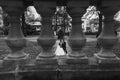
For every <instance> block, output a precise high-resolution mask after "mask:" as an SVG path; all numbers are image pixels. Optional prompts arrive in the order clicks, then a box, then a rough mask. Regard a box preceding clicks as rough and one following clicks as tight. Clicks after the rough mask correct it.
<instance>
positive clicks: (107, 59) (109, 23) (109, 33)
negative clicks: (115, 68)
mask: <svg viewBox="0 0 120 80" xmlns="http://www.w3.org/2000/svg"><path fill="white" fill-rule="evenodd" d="M102 12H103V15H104V16H105V20H104V27H103V30H102V32H101V34H100V36H99V37H98V43H99V44H100V45H101V50H100V51H99V52H98V53H97V54H95V57H96V58H97V60H98V63H99V64H107V63H108V64H112V63H118V62H119V58H118V57H117V56H116V55H115V54H114V53H113V52H112V48H113V46H114V45H115V44H116V43H117V42H118V38H117V36H116V35H115V31H114V30H115V29H114V26H113V25H114V20H113V17H114V14H115V13H116V12H117V10H116V8H114V7H109V8H107V9H104V10H102Z"/></svg>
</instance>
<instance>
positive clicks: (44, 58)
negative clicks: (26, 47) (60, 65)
mask: <svg viewBox="0 0 120 80" xmlns="http://www.w3.org/2000/svg"><path fill="white" fill-rule="evenodd" d="M44 20H47V21H45V22H47V23H43V26H42V27H41V34H40V36H39V38H38V39H37V42H38V45H39V46H40V47H41V48H42V51H41V52H40V54H39V55H38V56H37V58H36V63H37V64H57V59H56V57H55V50H56V49H55V48H53V46H54V45H55V43H56V39H55V37H54V34H53V31H52V28H51V25H50V21H49V20H50V18H49V17H48V18H43V22H44Z"/></svg>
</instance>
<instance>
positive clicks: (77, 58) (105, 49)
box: [0, 0, 120, 76]
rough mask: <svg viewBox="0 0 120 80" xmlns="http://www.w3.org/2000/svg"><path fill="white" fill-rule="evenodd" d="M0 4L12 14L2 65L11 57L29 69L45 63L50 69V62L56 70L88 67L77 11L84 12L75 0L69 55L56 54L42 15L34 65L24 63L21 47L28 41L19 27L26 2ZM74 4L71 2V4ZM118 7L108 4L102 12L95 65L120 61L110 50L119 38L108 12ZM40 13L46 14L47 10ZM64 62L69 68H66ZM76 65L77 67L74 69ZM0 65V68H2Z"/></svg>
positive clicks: (53, 39) (78, 12) (111, 14)
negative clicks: (101, 27)
mask: <svg viewBox="0 0 120 80" xmlns="http://www.w3.org/2000/svg"><path fill="white" fill-rule="evenodd" d="M9 2H11V4H10V5H7V4H9ZM18 2H19V5H17V4H18ZM44 4H45V3H44ZM50 4H51V3H50ZM71 4H72V3H71ZM75 4H76V2H74V5H75ZM84 4H87V1H86V3H85V2H84ZM0 5H1V6H3V9H4V10H5V11H6V12H7V13H8V14H9V15H10V17H11V18H9V22H10V23H11V26H10V30H9V34H8V36H7V39H6V44H7V46H8V47H9V48H10V50H11V52H10V53H9V54H8V55H7V56H6V57H5V58H4V59H3V60H2V61H3V62H4V63H5V65H4V64H3V67H2V68H5V67H4V66H6V65H7V67H9V66H11V64H12V63H13V61H14V62H15V63H16V62H17V64H18V62H19V61H20V62H21V63H22V64H21V65H23V66H24V68H23V66H22V67H21V70H29V69H35V70H38V69H41V70H42V69H48V67H50V68H49V69H53V65H54V69H53V70H55V71H57V70H58V71H60V70H65V69H66V70H80V69H83V70H85V69H88V68H91V67H90V66H91V65H89V62H90V59H89V58H88V56H87V55H86V53H83V52H82V50H83V48H84V46H85V44H86V37H85V35H84V34H83V32H82V27H81V23H82V22H81V17H79V15H78V14H80V16H81V15H82V14H81V13H83V12H81V11H76V10H79V9H80V8H77V6H79V5H78V4H77V6H75V7H74V9H73V11H74V12H72V11H71V12H72V14H74V15H72V16H73V27H72V32H71V35H70V37H69V38H68V40H67V42H68V44H69V47H70V48H71V51H70V52H69V53H68V55H65V56H62V57H61V56H60V57H58V56H56V55H55V50H56V48H55V47H54V45H55V43H56V38H55V37H54V35H53V31H52V29H51V23H50V17H43V21H42V22H43V25H42V28H41V34H40V35H39V36H38V39H37V43H38V45H39V46H40V47H41V52H40V53H39V54H38V55H37V57H36V58H35V62H34V64H35V65H33V66H32V68H31V67H30V66H27V67H25V66H26V65H27V64H28V63H24V62H25V61H27V60H28V58H29V57H30V56H29V55H28V54H26V53H25V52H24V51H23V49H24V48H25V47H26V43H27V40H26V38H25V37H24V36H23V33H22V31H21V26H20V19H19V18H20V16H21V15H22V13H23V12H24V6H25V5H24V3H23V1H22V0H19V1H15V0H10V1H9V0H1V1H0ZM48 5H49V4H48ZM54 5H55V4H54ZM69 5H70V3H69ZM74 5H73V4H72V6H74ZM34 6H36V5H34ZM37 6H38V7H41V6H40V5H37ZM52 6H53V5H52ZM42 7H44V6H42ZM48 7H49V6H48ZM48 7H45V10H46V11H45V12H48V15H49V13H51V12H52V11H51V9H50V8H48ZM68 7H69V6H68ZM80 7H81V6H80ZM114 8H115V11H114ZM38 9H39V8H38ZM82 9H84V8H81V10H82ZM117 9H118V8H116V7H114V6H113V7H112V8H111V7H109V6H108V8H105V9H104V10H103V15H104V16H105V20H104V23H105V26H104V28H103V30H102V33H101V34H100V36H99V37H98V43H100V45H101V50H100V52H98V53H95V54H94V57H93V58H94V59H95V60H94V61H96V62H97V63H96V65H98V66H99V65H101V64H102V65H108V64H110V65H111V64H114V63H115V65H116V64H117V65H118V64H120V59H119V57H117V56H116V55H115V54H114V53H113V52H112V51H111V49H112V48H113V46H114V45H115V44H117V42H118V38H117V36H116V35H115V33H114V29H113V22H114V20H113V18H111V17H110V16H113V15H114V14H115V13H116V11H118V10H117ZM47 10H48V11H47ZM71 10H72V9H71ZM49 11H50V12H49ZM75 11H76V12H75ZM82 11H85V10H82ZM111 11H112V12H111ZM43 12H44V11H43ZM38 13H39V12H38ZM53 14H54V13H53ZM107 14H109V15H107ZM43 15H44V16H48V15H47V13H46V14H43ZM75 15H77V16H75ZM41 16H42V15H41ZM51 16H52V15H51ZM74 20H75V21H74ZM78 20H79V21H78ZM76 21H77V22H76ZM45 22H46V23H45ZM94 61H93V62H94ZM83 63H84V66H81V65H82V64H83ZM38 64H39V65H38ZM46 65H47V66H46ZM61 65H62V66H61ZM71 65H72V66H71ZM74 65H79V66H74ZM88 65H89V66H88ZM66 66H67V68H68V69H67V68H66ZM73 66H74V67H73ZM76 67H78V68H77V69H75V68H76ZM86 67H87V68H86ZM2 68H1V69H0V70H2ZM95 69H97V68H95ZM88 70H89V69H88ZM62 76H63V75H62Z"/></svg>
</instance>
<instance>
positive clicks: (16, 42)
mask: <svg viewBox="0 0 120 80" xmlns="http://www.w3.org/2000/svg"><path fill="white" fill-rule="evenodd" d="M8 2H9V1H6V3H8ZM10 2H11V3H12V4H16V5H15V6H12V4H10V5H7V7H6V12H7V13H8V15H9V16H10V18H9V22H10V30H9V34H8V37H7V39H6V44H7V46H8V47H9V48H10V49H11V52H10V53H9V54H8V55H7V56H6V57H5V60H8V61H9V60H15V61H16V60H23V59H26V58H27V56H28V55H27V54H26V53H25V52H23V48H24V47H25V46H26V39H25V38H24V36H23V33H22V31H21V25H20V16H21V14H22V12H23V11H24V6H23V2H22V1H10ZM18 3H19V5H17V4H18Z"/></svg>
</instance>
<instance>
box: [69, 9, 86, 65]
mask: <svg viewBox="0 0 120 80" xmlns="http://www.w3.org/2000/svg"><path fill="white" fill-rule="evenodd" d="M79 9H80V8H75V11H74V12H75V13H74V15H73V16H72V14H71V16H72V18H73V27H72V31H71V34H70V37H69V39H68V44H69V46H70V47H71V52H69V53H68V58H67V63H70V64H82V63H83V64H84V63H88V59H87V57H86V54H85V53H83V52H82V49H83V47H84V46H85V44H86V38H85V35H84V33H83V32H82V21H81V17H82V15H81V14H80V12H77V11H79Z"/></svg>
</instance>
